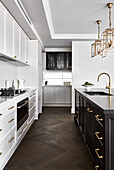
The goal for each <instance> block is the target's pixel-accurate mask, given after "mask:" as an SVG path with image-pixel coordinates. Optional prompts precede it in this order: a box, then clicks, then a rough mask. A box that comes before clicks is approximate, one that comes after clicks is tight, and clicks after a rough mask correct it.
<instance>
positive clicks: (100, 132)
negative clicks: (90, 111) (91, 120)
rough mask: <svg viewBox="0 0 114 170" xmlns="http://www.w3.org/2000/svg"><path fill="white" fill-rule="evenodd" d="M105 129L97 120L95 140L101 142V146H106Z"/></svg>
mask: <svg viewBox="0 0 114 170" xmlns="http://www.w3.org/2000/svg"><path fill="white" fill-rule="evenodd" d="M104 134H105V133H104V128H103V127H101V125H100V124H99V123H98V121H96V119H95V140H97V141H99V143H100V144H101V146H104V141H105V135H104Z"/></svg>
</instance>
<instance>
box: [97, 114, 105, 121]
mask: <svg viewBox="0 0 114 170" xmlns="http://www.w3.org/2000/svg"><path fill="white" fill-rule="evenodd" d="M95 117H96V119H97V120H98V121H103V119H102V118H99V117H100V116H99V115H96V116H95Z"/></svg>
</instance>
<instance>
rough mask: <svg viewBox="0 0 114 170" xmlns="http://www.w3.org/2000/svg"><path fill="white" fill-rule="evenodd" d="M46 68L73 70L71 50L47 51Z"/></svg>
mask: <svg viewBox="0 0 114 170" xmlns="http://www.w3.org/2000/svg"><path fill="white" fill-rule="evenodd" d="M46 69H47V70H71V69H72V53H71V52H47V53H46Z"/></svg>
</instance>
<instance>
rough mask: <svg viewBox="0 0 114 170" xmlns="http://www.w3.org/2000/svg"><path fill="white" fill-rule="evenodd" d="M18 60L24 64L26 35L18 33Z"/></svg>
mask: <svg viewBox="0 0 114 170" xmlns="http://www.w3.org/2000/svg"><path fill="white" fill-rule="evenodd" d="M20 60H21V61H23V62H26V34H25V33H24V31H23V30H21V31H20Z"/></svg>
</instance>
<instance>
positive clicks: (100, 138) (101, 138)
mask: <svg viewBox="0 0 114 170" xmlns="http://www.w3.org/2000/svg"><path fill="white" fill-rule="evenodd" d="M99 134H100V132H95V135H96V137H97V139H99V140H103V137H99V136H98V135H99Z"/></svg>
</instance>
